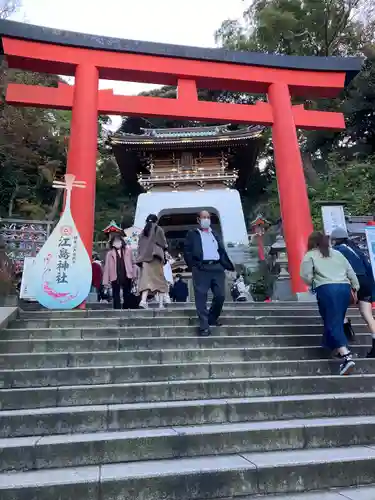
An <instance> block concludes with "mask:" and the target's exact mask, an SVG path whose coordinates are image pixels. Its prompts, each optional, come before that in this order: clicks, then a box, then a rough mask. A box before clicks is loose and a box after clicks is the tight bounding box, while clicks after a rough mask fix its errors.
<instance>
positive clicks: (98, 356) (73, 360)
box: [0, 345, 369, 370]
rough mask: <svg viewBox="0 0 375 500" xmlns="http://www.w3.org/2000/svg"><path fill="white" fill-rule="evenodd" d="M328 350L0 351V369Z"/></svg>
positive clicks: (283, 356) (360, 350)
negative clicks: (8, 352) (6, 352)
mask: <svg viewBox="0 0 375 500" xmlns="http://www.w3.org/2000/svg"><path fill="white" fill-rule="evenodd" d="M353 351H354V352H355V353H356V354H357V355H358V356H359V357H362V358H363V357H365V356H366V354H367V352H368V351H369V346H366V345H356V346H355V347H353ZM328 358H330V353H329V352H327V351H325V350H324V349H322V348H321V347H319V346H318V345H317V346H308V347H304V346H302V347H254V348H250V347H249V348H247V347H244V348H239V347H227V348H223V349H220V348H211V349H209V348H199V347H198V348H196V349H160V350H156V349H155V350H139V349H138V350H132V351H131V350H127V351H115V350H112V351H89V352H83V351H82V352H44V353H41V352H32V353H17V354H4V353H1V354H0V369H5V370H9V369H10V370H18V369H33V368H34V369H35V368H69V367H80V366H90V367H96V366H124V365H129V366H132V365H140V364H147V365H154V364H155V365H158V364H165V363H167V364H176V363H207V362H218V361H222V362H243V361H283V360H290V361H291V360H308V359H316V360H319V359H328Z"/></svg>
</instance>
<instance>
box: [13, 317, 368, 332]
mask: <svg viewBox="0 0 375 500" xmlns="http://www.w3.org/2000/svg"><path fill="white" fill-rule="evenodd" d="M222 323H223V325H224V326H230V325H235V326H239V325H283V324H291V323H292V324H294V325H306V324H309V325H321V324H322V320H321V318H320V316H318V315H317V314H316V315H314V316H277V315H273V316H249V315H247V316H224V317H223V318H222ZM356 323H359V324H361V323H363V320H362V319H360V318H357V319H356ZM197 324H198V323H197V318H196V317H189V316H186V317H184V316H157V317H155V318H153V317H150V318H146V317H142V316H140V317H130V318H126V317H120V318H115V317H113V318H56V319H46V320H43V319H35V320H31V319H28V320H23V319H19V320H16V321H14V322H12V323H11V328H13V329H25V328H31V329H36V328H84V327H85V328H97V327H107V328H108V327H112V328H114V327H131V326H150V325H151V326H154V327H155V326H158V327H165V326H197Z"/></svg>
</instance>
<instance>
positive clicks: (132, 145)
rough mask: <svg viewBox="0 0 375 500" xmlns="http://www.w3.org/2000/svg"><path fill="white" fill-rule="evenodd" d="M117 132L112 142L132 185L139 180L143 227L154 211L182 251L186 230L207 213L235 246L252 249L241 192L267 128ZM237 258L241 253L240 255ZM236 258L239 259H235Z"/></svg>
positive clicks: (173, 246)
mask: <svg viewBox="0 0 375 500" xmlns="http://www.w3.org/2000/svg"><path fill="white" fill-rule="evenodd" d="M140 132H141V133H140V134H129V133H121V132H119V133H117V134H115V135H114V136H113V137H112V138H111V140H110V142H111V145H112V148H113V151H114V154H115V157H116V160H117V163H118V165H119V168H120V171H121V174H122V177H123V179H124V182H125V184H126V185H127V186H130V187H131V186H134V184H136V183H137V182H138V183H139V185H140V186H141V187H142V188H143V190H144V191H145V192H144V193H143V194H140V195H139V197H138V202H137V208H136V214H135V222H134V225H135V226H136V227H139V228H141V227H143V225H144V221H145V219H146V217H147V216H148V214H149V213H155V214H157V215H158V217H159V218H160V221H159V223H160V225H161V226H162V227H163V228H164V230H165V232H166V235H167V239H168V244H169V248H170V251H171V252H172V254H173V253H178V252H182V250H183V241H184V239H185V236H186V232H187V231H188V230H189V229H191V228H192V227H194V225H196V219H197V217H196V214H197V213H198V212H199V211H200V210H202V209H208V210H210V212H211V213H212V223H213V226H214V229H215V230H216V231H217V232H219V233H221V235H222V238H223V241H224V243H225V244H226V246H227V247H228V245H229V248H228V251H229V253H231V247H232V246H237V247H238V246H241V245H246V247H247V246H248V234H247V227H246V223H245V218H244V214H243V210H242V204H241V199H240V194H239V193H240V192H245V191H246V190H247V188H248V187H249V185H250V184H251V181H252V177H253V176H252V174H253V172H254V167H255V162H256V159H257V153H258V151H259V148H260V145H261V144H262V142H263V139H262V132H263V127H261V126H258V125H255V126H250V127H242V128H238V127H237V128H234V129H233V127H230V126H228V125H224V126H212V127H209V126H205V127H191V128H167V129H141V130H140ZM235 254H236V257H237V258H238V255H241V253H240V252H239V253H238V252H237V253H236V252H235ZM232 258H234V255H233V256H232Z"/></svg>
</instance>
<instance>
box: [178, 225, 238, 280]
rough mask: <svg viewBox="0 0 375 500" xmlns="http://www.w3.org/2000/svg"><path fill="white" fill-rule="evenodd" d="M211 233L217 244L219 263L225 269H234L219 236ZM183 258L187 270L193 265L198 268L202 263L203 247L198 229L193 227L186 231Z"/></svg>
mask: <svg viewBox="0 0 375 500" xmlns="http://www.w3.org/2000/svg"><path fill="white" fill-rule="evenodd" d="M212 234H213V235H214V237H215V239H216V241H217V244H218V251H219V257H220V264H221V265H222V266H223V268H224V269H225V270H226V271H234V265H233V263H232V261H231V260H230V258H229V257H228V254H227V251H226V250H225V247H224V244H223V242H222V241H221V238H219V236H218V235H217V234H216V233H214V232H212ZM184 259H185V262H186V265H187V266H188V269H189V270H191V269H192V268H193V267H198V268H199V267H200V266H201V265H202V262H203V248H202V239H201V235H200V234H199V229H193V230H191V231H189V232H188V234H187V236H186V239H185V245H184Z"/></svg>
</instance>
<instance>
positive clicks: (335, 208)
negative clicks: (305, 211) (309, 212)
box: [322, 205, 346, 236]
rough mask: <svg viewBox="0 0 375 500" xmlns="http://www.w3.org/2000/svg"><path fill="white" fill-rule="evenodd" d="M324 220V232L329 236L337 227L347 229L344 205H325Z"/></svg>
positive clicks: (323, 209) (323, 208) (323, 210)
mask: <svg viewBox="0 0 375 500" xmlns="http://www.w3.org/2000/svg"><path fill="white" fill-rule="evenodd" d="M322 218H323V227H324V232H325V234H327V235H328V236H329V235H331V234H332V231H333V230H334V229H336V228H337V227H342V228H344V229H346V221H345V213H344V207H343V205H323V206H322Z"/></svg>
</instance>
